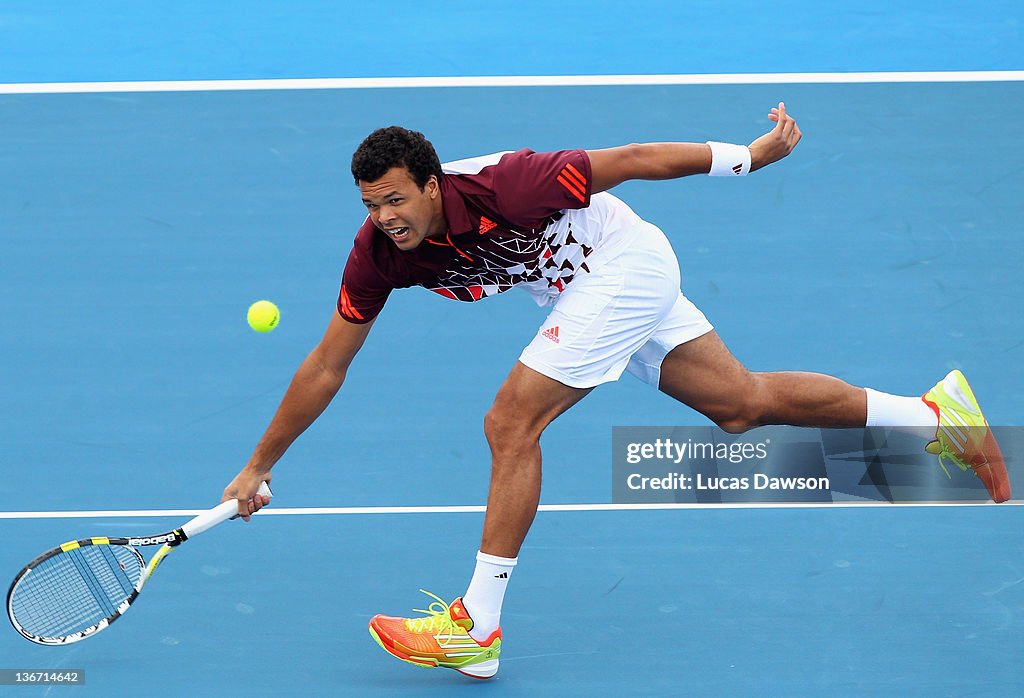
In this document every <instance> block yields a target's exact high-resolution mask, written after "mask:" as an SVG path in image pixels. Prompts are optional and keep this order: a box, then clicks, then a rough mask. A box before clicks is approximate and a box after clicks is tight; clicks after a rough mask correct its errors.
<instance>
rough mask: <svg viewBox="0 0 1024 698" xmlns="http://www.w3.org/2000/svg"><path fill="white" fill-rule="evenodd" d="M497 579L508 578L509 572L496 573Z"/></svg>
mask: <svg viewBox="0 0 1024 698" xmlns="http://www.w3.org/2000/svg"><path fill="white" fill-rule="evenodd" d="M494 578H495V579H508V572H502V573H501V574H496V575H494Z"/></svg>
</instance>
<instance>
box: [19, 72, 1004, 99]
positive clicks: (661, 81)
mask: <svg viewBox="0 0 1024 698" xmlns="http://www.w3.org/2000/svg"><path fill="white" fill-rule="evenodd" d="M1021 81H1024V70H959V71H926V72H874V73H714V74H710V73H709V74H679V75H497V76H495V75H482V76H461V77H457V76H452V77H419V78H301V79H298V78H297V79H275V80H157V81H136V82H42V83H39V82H37V83H0V94H72V93H92V92H217V91H226V90H353V89H378V88H399V87H588V86H604V85H611V86H629V85H774V84H785V85H800V84H820V83H825V84H829V83H831V84H845V83H892V82H897V83H898V82H908V83H910V82H913V83H924V82H929V83H931V82H1021Z"/></svg>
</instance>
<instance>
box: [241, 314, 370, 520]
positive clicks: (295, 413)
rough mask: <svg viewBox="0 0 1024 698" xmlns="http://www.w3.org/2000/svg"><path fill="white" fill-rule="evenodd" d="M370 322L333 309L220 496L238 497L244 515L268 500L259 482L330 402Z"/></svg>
mask: <svg viewBox="0 0 1024 698" xmlns="http://www.w3.org/2000/svg"><path fill="white" fill-rule="evenodd" d="M372 325H373V322H368V323H366V324H362V325H356V324H354V323H351V322H348V321H347V320H345V319H343V318H342V317H341V315H339V314H338V313H337V312H335V313H334V316H333V317H332V318H331V322H330V324H329V325H328V326H327V332H326V333H325V334H324V337H323V339H322V340H320V344H318V345H317V347H316V348H315V349H313V351H312V352H310V354H309V356H307V357H306V359H305V360H304V361H303V362H302V365H300V366H299V368H298V370H297V371H296V372H295V377H294V378H292V382H291V385H289V386H288V390H287V391H286V392H285V394H284V398H283V399H282V400H281V405H280V406H279V407H278V408H277V413H276V414H275V415H274V418H273V419H272V420H271V422H270V426H268V427H267V430H266V432H264V434H263V438H262V439H260V442H259V444H258V445H257V446H256V450H255V452H254V453H253V454H252V457H251V458H250V459H249V462H248V463H247V464H246V465H245V467H244V468H242V470H241V472H240V473H238V475H237V476H235V479H234V480H232V481H231V483H230V484H229V485H228V486H227V488H225V490H224V495H223V496H222V497H221V501H222V502H223V501H227V500H228V499H237V500H238V513H239V514H240V515H241V516H242V517H243V518H244V519H245V520H246V521H248V520H249V515H250V514H252V513H253V512H255V511H258V510H259V509H260V507H261V506H263V505H265V504H267V501H264V498H263V497H262V496H260V495H257V494H256V490H257V488H258V487H259V486H260V483H261V482H264V481H265V482H270V469H271V468H272V467H273V466H274V463H276V462H277V461H278V459H280V458H281V456H283V455H284V452H285V451H286V450H288V447H289V446H291V445H292V442H293V441H295V439H297V438H298V437H299V435H300V434H301V433H302V432H304V431H305V430H306V429H307V428H308V427H309V425H311V424H312V423H313V422H314V421H316V418H317V417H319V416H320V415H321V413H323V411H324V410H325V409H326V408H327V405H329V404H330V402H331V400H332V399H333V398H334V396H335V395H336V394H337V392H338V390H339V389H340V388H341V384H342V383H344V382H345V374H346V372H347V371H348V367H349V364H351V363H352V359H353V358H354V357H355V355H356V353H357V352H358V351H359V349H360V347H362V346H363V341H364V340H365V339H366V335H367V334H369V332H370V327H371V326H372Z"/></svg>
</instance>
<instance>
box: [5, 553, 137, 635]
mask: <svg viewBox="0 0 1024 698" xmlns="http://www.w3.org/2000/svg"><path fill="white" fill-rule="evenodd" d="M142 573H143V562H142V558H141V556H140V555H139V554H138V553H137V552H136V551H135V550H134V549H133V548H130V547H127V546H120V545H87V546H83V547H81V548H75V549H73V550H69V551H66V552H62V553H60V554H58V555H54V556H53V557H51V558H49V559H48V560H44V561H43V562H42V563H40V564H39V565H38V566H37V567H35V568H34V569H32V571H31V572H30V573H29V574H27V575H26V576H25V577H23V578H22V579H21V581H20V582H19V584H18V586H17V588H16V589H15V591H14V593H13V594H12V596H11V610H12V613H13V615H14V617H15V619H16V620H17V621H18V623H19V624H20V625H21V626H22V627H23V628H25V630H27V631H28V632H30V633H32V634H33V635H36V636H39V637H50V638H59V637H65V636H67V635H72V634H74V633H77V632H81V631H83V630H85V629H87V628H90V627H92V626H94V625H96V624H97V623H99V622H100V621H102V620H103V619H104V618H109V617H110V616H112V615H113V614H114V612H115V611H116V610H117V607H118V606H120V605H121V604H122V603H123V602H124V601H125V600H126V599H127V598H128V597H129V596H130V595H131V593H132V591H133V590H134V589H135V585H136V584H137V583H138V581H139V579H140V578H141V577H142Z"/></svg>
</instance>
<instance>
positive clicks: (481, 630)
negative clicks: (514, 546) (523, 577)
mask: <svg viewBox="0 0 1024 698" xmlns="http://www.w3.org/2000/svg"><path fill="white" fill-rule="evenodd" d="M518 559H519V558H516V557H511V558H510V557H498V556H497V555H488V554H487V553H483V552H478V553H477V554H476V570H474V572H473V579H472V581H470V583H469V589H467V590H466V593H465V594H464V595H463V596H462V603H463V605H464V606H465V607H466V612H467V613H469V617H470V618H472V619H473V629H472V630H470V631H469V636H470V637H472V638H473V639H474V640H476V641H477V642H483V641H484V640H486V639H487V638H488V637H489V636H490V635H491V633H493V632H494V631H495V630H497V629H498V625H499V621H500V620H501V604H502V602H503V601H504V600H505V587H507V586H508V578H509V577H510V576H511V575H512V569H513V568H514V567H515V566H516V562H517V561H518Z"/></svg>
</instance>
